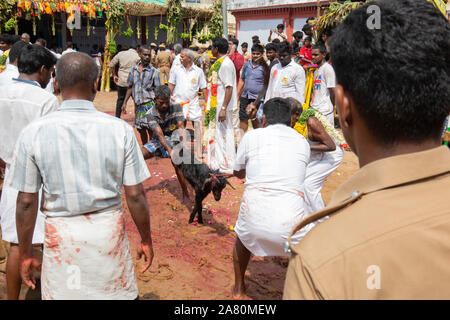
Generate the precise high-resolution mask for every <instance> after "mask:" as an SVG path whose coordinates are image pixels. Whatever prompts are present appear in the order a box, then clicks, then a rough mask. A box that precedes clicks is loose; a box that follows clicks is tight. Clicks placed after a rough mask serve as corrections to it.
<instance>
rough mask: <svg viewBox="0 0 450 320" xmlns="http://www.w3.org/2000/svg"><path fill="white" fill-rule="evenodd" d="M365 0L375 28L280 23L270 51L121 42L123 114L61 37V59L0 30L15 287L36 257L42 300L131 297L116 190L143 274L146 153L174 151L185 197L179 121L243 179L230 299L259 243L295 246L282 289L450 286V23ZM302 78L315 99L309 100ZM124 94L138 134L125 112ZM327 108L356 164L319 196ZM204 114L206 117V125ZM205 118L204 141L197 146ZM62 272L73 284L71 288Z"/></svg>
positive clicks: (336, 150) (4, 225)
mask: <svg viewBox="0 0 450 320" xmlns="http://www.w3.org/2000/svg"><path fill="white" fill-rule="evenodd" d="M374 3H376V4H377V5H378V6H379V8H380V10H381V14H382V15H383V17H384V19H383V21H382V25H381V30H378V31H377V30H372V29H369V28H367V27H366V22H365V21H366V18H367V15H368V14H367V11H366V6H363V7H362V8H359V9H357V10H355V11H353V12H352V13H351V14H350V15H349V16H348V18H347V20H346V23H345V24H341V25H339V26H338V27H337V28H336V30H334V32H333V34H331V33H330V32H329V31H327V32H325V33H324V37H323V38H322V40H323V41H317V43H314V42H313V39H312V38H311V36H312V30H311V27H310V26H309V25H305V27H304V28H303V32H304V34H303V33H302V32H296V33H295V34H294V41H293V42H292V43H290V42H288V41H287V36H286V35H285V34H284V33H283V30H284V26H283V25H278V26H277V30H271V31H270V34H269V38H268V41H269V43H267V44H266V45H263V44H261V42H260V41H259V39H258V37H257V36H255V37H253V39H252V40H253V44H252V46H251V48H250V52H249V51H248V44H247V43H243V44H242V45H241V48H242V52H243V54H241V53H239V52H238V46H239V41H238V40H237V39H235V38H230V39H225V38H216V39H214V40H213V41H212V44H211V48H210V51H209V52H208V51H207V50H206V49H207V48H206V47H201V48H198V47H190V48H183V47H182V46H181V45H180V44H176V45H174V46H173V52H170V50H166V46H165V44H161V45H159V47H158V48H157V47H156V45H155V44H151V45H142V46H139V47H138V48H130V49H128V50H124V51H121V52H119V53H118V54H117V55H116V56H115V57H114V58H113V59H112V60H111V64H110V67H111V70H112V74H113V79H114V82H115V83H116V85H117V88H118V90H117V91H118V99H117V104H116V113H115V115H116V117H111V116H109V115H107V114H105V113H102V112H99V111H97V110H96V109H95V106H94V104H93V100H94V98H95V95H96V92H97V88H98V81H99V63H101V59H96V57H98V58H100V57H99V56H97V54H96V55H95V56H94V55H87V54H84V53H79V52H76V51H74V50H73V48H71V47H69V48H68V49H67V50H66V51H65V52H63V54H62V55H61V56H57V55H56V53H55V52H52V51H50V50H48V49H46V48H45V42H43V41H37V42H36V44H30V43H29V37H28V41H26V40H27V39H26V37H25V39H22V40H19V41H16V42H14V43H8V46H5V39H6V38H8V37H6V38H5V37H0V49H1V50H3V51H8V54H7V55H8V62H7V64H6V69H5V71H3V72H2V73H1V74H0V114H1V115H2V120H1V126H0V141H1V147H0V160H1V161H0V164H1V167H2V168H3V169H4V170H5V183H4V186H3V190H2V194H1V201H0V225H1V230H2V239H3V240H4V241H7V242H9V243H10V244H11V247H10V249H9V254H8V260H7V266H6V275H7V291H8V292H7V293H8V298H9V299H18V297H19V292H20V286H21V283H22V280H23V282H24V283H25V284H26V285H28V286H29V287H30V288H32V289H34V288H35V287H36V278H35V275H34V273H33V272H34V270H41V264H42V272H41V280H40V281H41V291H42V298H43V299H136V298H138V288H137V282H136V276H135V273H134V265H133V260H132V257H131V253H130V246H129V243H128V239H127V236H126V231H125V224H124V214H123V209H122V207H123V206H122V201H121V193H122V186H123V187H124V192H125V198H126V202H127V206H128V208H129V211H130V214H131V216H132V218H133V220H134V222H135V224H136V227H137V229H138V230H139V233H140V236H141V239H142V241H141V245H140V247H139V248H138V259H140V258H141V257H143V258H144V262H143V266H142V269H141V270H140V272H145V271H146V270H147V269H148V268H149V267H150V266H151V264H152V260H153V257H154V253H153V246H152V237H151V227H150V213H149V206H148V204H147V200H146V198H145V193H144V192H143V186H142V183H143V182H144V181H145V180H146V179H148V178H149V177H150V172H149V170H148V165H149V164H147V163H146V162H145V160H147V159H149V158H152V157H161V158H169V159H171V163H172V166H173V168H174V170H175V173H176V175H177V177H178V181H179V183H180V186H181V188H182V193H183V202H185V203H186V204H190V203H191V200H190V197H189V191H188V189H189V188H188V183H187V181H186V179H185V177H184V176H183V174H182V172H181V170H180V169H179V168H178V166H177V163H179V160H180V157H181V158H183V159H186V157H182V155H181V154H180V148H178V147H177V146H180V145H181V146H186V148H184V149H183V150H184V151H186V150H191V149H190V147H189V143H188V142H189V141H191V140H190V139H188V135H187V132H186V130H185V129H186V127H187V126H188V125H192V128H193V130H194V137H191V138H193V142H194V156H195V158H196V159H198V160H200V161H202V160H204V161H205V162H206V163H207V164H208V166H209V167H210V168H211V170H214V172H216V173H217V174H220V175H222V176H236V177H238V178H240V179H244V178H245V190H244V193H243V195H242V200H241V205H240V210H239V215H238V219H237V222H236V225H235V228H234V229H235V231H236V243H235V247H234V249H233V266H234V274H235V283H234V285H233V287H232V288H231V293H232V296H233V298H236V299H239V298H242V297H243V296H245V292H246V289H247V284H246V283H245V272H246V269H247V266H248V264H249V261H250V257H251V256H252V255H256V256H289V257H290V263H289V267H288V272H287V277H286V284H285V288H284V298H285V299H299V298H301V299H323V298H328V299H343V298H345V299H398V298H403V299H405V298H449V297H450V291H449V288H448V285H447V283H448V281H445V280H450V272H449V269H448V264H449V262H450V261H449V259H450V257H449V255H448V234H449V232H450V214H449V213H450V212H449V209H448V206H447V204H446V203H445V202H444V201H442V200H443V199H448V196H449V191H448V185H449V182H450V151H449V150H448V148H447V147H442V146H440V144H441V140H440V138H441V133H442V130H443V128H444V121H445V119H446V118H447V117H448V116H449V114H450V97H449V94H448V93H449V92H450V87H449V86H450V72H449V70H450V68H449V67H450V66H449V60H448V59H447V58H448V52H449V50H450V43H449V42H448V34H449V32H450V26H449V24H448V21H446V20H445V19H443V17H442V16H441V15H440V13H439V12H438V11H437V10H436V9H435V8H434V7H433V6H432V5H431V4H430V3H427V2H426V1H424V0H404V1H396V2H393V1H388V0H377V1H373V2H371V4H374ZM411 19H412V20H413V21H414V22H415V23H414V24H411V23H409V22H408V21H411ZM399 29H402V30H403V31H404V32H401V31H402V30H399ZM405 34H406V35H409V36H407V37H405ZM8 41H9V40H8ZM44 41H45V40H44ZM38 42H39V43H38ZM411 47H415V48H416V50H414V52H411V51H410V50H408V48H411ZM157 50H158V51H159V52H157ZM400 62H401V66H400V67H399V63H400ZM307 72H313V73H314V82H313V89H312V90H313V93H312V98H311V102H310V104H309V108H308V109H307V110H303V109H304V107H305V106H306V104H305V99H306V97H307V96H308V93H307V92H306V73H307ZM49 83H50V84H51V87H50V89H48V86H49ZM46 88H47V89H46ZM199 94H200V95H201V96H202V97H203V99H200V96H199ZM57 95H59V96H60V97H61V99H62V103H59V101H58V99H57V97H56V96H57ZM130 98H132V100H133V103H134V118H135V121H134V127H135V128H136V130H137V132H138V133H139V138H140V141H141V144H139V142H138V139H137V138H136V135H135V133H134V130H133V128H132V127H131V126H129V125H128V124H127V123H126V122H125V121H123V120H121V119H120V117H121V115H122V114H126V113H127V112H128V110H129V107H128V102H129V101H130ZM203 100H204V101H205V105H203V104H202V103H201V101H203ZM335 105H337V107H338V114H339V121H340V125H341V128H342V133H343V135H344V137H345V140H346V142H347V143H348V145H349V146H350V148H351V150H353V151H354V152H355V154H356V156H357V157H358V159H359V165H360V167H361V169H360V170H359V171H358V172H357V173H356V174H355V175H354V176H352V177H351V178H350V179H349V180H348V181H346V182H345V183H344V184H343V185H342V186H340V187H339V188H338V189H337V190H336V192H335V194H334V196H333V198H332V200H331V201H330V203H329V204H328V206H327V207H325V204H324V202H323V200H322V196H321V189H322V186H323V184H324V182H325V180H326V179H327V177H328V176H329V175H330V174H331V173H332V172H333V171H334V170H335V169H336V168H337V167H338V166H339V165H340V163H341V162H342V160H343V157H344V148H343V143H342V139H341V138H340V133H338V132H337V131H336V130H335V128H334V111H335V109H334V106H335ZM214 108H215V109H214ZM213 110H215V113H213ZM206 111H209V112H210V113H212V114H213V117H212V118H211V117H210V122H209V125H208V127H207V128H204V126H203V124H202V119H204V117H205V113H206ZM299 120H302V121H304V123H305V131H304V132H302V131H300V130H299V129H297V124H298V121H299ZM249 121H250V123H251V126H252V128H253V130H248V129H249ZM205 130H212V132H213V135H212V136H211V139H210V141H207V143H206V146H205V148H203V147H202V140H203V139H202V137H203V135H204V134H205V132H204V131H205ZM208 132H209V133H208V134H211V131H208ZM205 153H206V154H205ZM189 159H191V158H190V157H189ZM206 183H209V184H211V183H214V182H213V177H212V178H211V179H208V181H207V182H205V184H206ZM208 187H209V188H210V186H207V185H204V188H208ZM446 195H447V196H446ZM152 214H158V212H153V213H152ZM39 256H41V258H39ZM71 268H72V269H73V268H77V272H79V274H80V277H81V278H82V281H80V282H79V285H76V286H71V285H68V283H69V282H68V277H70V275H71V273H70V272H68V270H69V269H70V270H72V269H71ZM377 268H378V269H377ZM368 270H382V272H381V274H382V276H381V280H380V279H379V278H375V280H374V281H372V280H371V281H372V282H371V281H369V280H368V277H369V276H370V275H368V274H367V272H369V271H368ZM384 275H386V276H384ZM380 281H381V285H380Z"/></svg>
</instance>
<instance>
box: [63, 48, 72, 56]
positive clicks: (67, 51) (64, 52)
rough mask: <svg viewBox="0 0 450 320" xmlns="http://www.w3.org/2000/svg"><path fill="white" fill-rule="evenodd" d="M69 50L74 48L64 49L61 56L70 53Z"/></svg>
mask: <svg viewBox="0 0 450 320" xmlns="http://www.w3.org/2000/svg"><path fill="white" fill-rule="evenodd" d="M70 52H75V50H73V49H72V48H67V49H66V50H64V51H63V53H61V56H63V55H65V54H66V53H70Z"/></svg>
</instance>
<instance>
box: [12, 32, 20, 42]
mask: <svg viewBox="0 0 450 320" xmlns="http://www.w3.org/2000/svg"><path fill="white" fill-rule="evenodd" d="M17 41H21V38H20V36H19V35H18V34H14V35H12V36H11V43H12V44H14V43H16V42H17Z"/></svg>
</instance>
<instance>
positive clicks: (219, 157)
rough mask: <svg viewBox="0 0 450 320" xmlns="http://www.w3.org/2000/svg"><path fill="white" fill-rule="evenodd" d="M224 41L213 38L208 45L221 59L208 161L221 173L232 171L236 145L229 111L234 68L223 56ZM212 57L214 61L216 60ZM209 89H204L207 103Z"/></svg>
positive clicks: (233, 107)
mask: <svg viewBox="0 0 450 320" xmlns="http://www.w3.org/2000/svg"><path fill="white" fill-rule="evenodd" d="M227 52H228V41H227V40H226V39H225V38H216V39H215V40H214V41H213V45H212V54H213V56H214V57H217V61H219V62H220V61H221V65H220V69H219V71H218V72H217V96H216V101H217V103H216V119H215V120H216V122H215V131H214V139H213V141H212V143H208V147H207V151H208V165H209V166H210V168H211V169H213V170H219V171H220V172H222V173H229V174H231V173H233V165H234V159H235V156H236V154H235V153H236V151H235V150H236V149H235V143H234V127H233V112H235V111H236V109H237V89H236V68H235V67H234V64H233V61H231V59H230V58H228V56H227ZM217 61H216V62H217ZM212 94H213V92H212V90H209V92H208V104H210V102H211V95H212Z"/></svg>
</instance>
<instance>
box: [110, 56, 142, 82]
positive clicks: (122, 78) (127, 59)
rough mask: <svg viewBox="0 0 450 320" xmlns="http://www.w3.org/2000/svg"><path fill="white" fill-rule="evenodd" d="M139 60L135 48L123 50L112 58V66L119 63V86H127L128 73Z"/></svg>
mask: <svg viewBox="0 0 450 320" xmlns="http://www.w3.org/2000/svg"><path fill="white" fill-rule="evenodd" d="M139 60H140V58H139V55H138V53H137V52H136V50H134V49H128V50H127V51H121V52H119V53H118V54H117V55H116V56H115V57H114V58H113V59H112V60H111V63H110V65H111V67H112V68H114V67H115V66H116V65H117V64H119V72H118V76H119V86H121V87H127V83H126V82H127V77H128V74H129V73H130V70H131V68H133V67H134V66H135V65H136V64H137V63H138V62H139Z"/></svg>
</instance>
